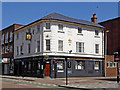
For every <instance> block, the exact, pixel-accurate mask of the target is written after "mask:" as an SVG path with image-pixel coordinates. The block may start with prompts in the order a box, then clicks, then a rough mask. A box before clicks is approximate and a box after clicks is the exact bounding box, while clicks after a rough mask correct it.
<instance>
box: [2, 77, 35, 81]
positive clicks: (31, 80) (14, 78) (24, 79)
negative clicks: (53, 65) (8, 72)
mask: <svg viewBox="0 0 120 90" xmlns="http://www.w3.org/2000/svg"><path fill="white" fill-rule="evenodd" d="M2 78H7V79H15V80H25V81H35V80H31V79H24V78H12V77H2Z"/></svg>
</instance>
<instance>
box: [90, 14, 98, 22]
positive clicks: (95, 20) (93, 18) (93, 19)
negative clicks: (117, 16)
mask: <svg viewBox="0 0 120 90" xmlns="http://www.w3.org/2000/svg"><path fill="white" fill-rule="evenodd" d="M91 22H94V23H97V17H96V14H93V17H92V18H91Z"/></svg>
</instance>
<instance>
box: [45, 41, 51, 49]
mask: <svg viewBox="0 0 120 90" xmlns="http://www.w3.org/2000/svg"><path fill="white" fill-rule="evenodd" d="M47 40H49V45H47ZM47 46H49V49H47ZM50 46H51V45H50V39H46V51H50Z"/></svg>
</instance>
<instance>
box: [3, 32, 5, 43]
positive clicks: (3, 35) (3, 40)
mask: <svg viewBox="0 0 120 90" xmlns="http://www.w3.org/2000/svg"><path fill="white" fill-rule="evenodd" d="M4 41H5V38H4V34H3V35H2V44H4Z"/></svg>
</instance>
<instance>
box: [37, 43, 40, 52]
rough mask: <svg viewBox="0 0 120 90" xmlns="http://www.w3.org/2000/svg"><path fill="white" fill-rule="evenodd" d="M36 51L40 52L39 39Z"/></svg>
mask: <svg viewBox="0 0 120 90" xmlns="http://www.w3.org/2000/svg"><path fill="white" fill-rule="evenodd" d="M37 52H40V41H37Z"/></svg>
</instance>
